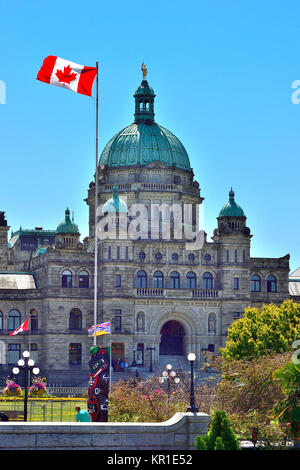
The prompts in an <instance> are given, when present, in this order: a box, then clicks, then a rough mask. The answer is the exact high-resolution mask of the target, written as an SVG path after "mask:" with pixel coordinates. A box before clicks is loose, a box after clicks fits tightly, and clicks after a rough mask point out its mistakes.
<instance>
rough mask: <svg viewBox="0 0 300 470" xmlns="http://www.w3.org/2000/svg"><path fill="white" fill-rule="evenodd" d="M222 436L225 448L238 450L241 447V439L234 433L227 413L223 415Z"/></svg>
mask: <svg viewBox="0 0 300 470" xmlns="http://www.w3.org/2000/svg"><path fill="white" fill-rule="evenodd" d="M221 438H222V444H223V446H224V449H225V450H238V449H239V448H240V445H239V441H238V439H237V437H236V435H235V434H234V432H233V430H232V428H231V425H230V422H229V419H228V417H227V416H226V415H225V416H224V417H223V419H222V423H221ZM216 443H217V441H216Z"/></svg>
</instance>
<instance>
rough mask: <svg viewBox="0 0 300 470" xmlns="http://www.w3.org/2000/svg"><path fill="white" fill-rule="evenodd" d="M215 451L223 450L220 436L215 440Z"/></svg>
mask: <svg viewBox="0 0 300 470" xmlns="http://www.w3.org/2000/svg"><path fill="white" fill-rule="evenodd" d="M215 450H225V446H224V444H223V441H222V437H221V436H218V437H217V439H216V445H215Z"/></svg>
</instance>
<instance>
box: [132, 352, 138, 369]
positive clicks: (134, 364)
mask: <svg viewBox="0 0 300 470" xmlns="http://www.w3.org/2000/svg"><path fill="white" fill-rule="evenodd" d="M135 351H136V349H135V348H133V361H132V364H131V367H136V366H137V363H136V360H135Z"/></svg>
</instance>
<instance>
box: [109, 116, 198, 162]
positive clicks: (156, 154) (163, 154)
mask: <svg viewBox="0 0 300 470" xmlns="http://www.w3.org/2000/svg"><path fill="white" fill-rule="evenodd" d="M156 160H158V161H160V162H162V163H165V164H166V165H167V166H172V165H174V164H176V166H177V167H178V168H182V169H184V170H189V169H190V168H191V167H190V160H189V157H188V154H187V152H186V150H185V148H184V146H183V145H182V143H181V142H180V140H179V139H177V137H176V136H175V135H174V134H172V132H170V131H168V130H167V129H165V128H164V127H162V126H159V125H158V124H156V123H155V122H153V124H152V125H148V124H145V123H133V124H130V126H127V127H125V129H123V130H121V131H120V132H118V133H117V134H116V135H115V136H114V137H113V138H112V139H111V140H110V141H109V142H108V143H107V145H106V146H105V148H104V150H103V152H102V154H101V157H100V165H108V166H110V167H114V166H130V165H138V164H140V165H147V164H148V163H151V162H155V161H156Z"/></svg>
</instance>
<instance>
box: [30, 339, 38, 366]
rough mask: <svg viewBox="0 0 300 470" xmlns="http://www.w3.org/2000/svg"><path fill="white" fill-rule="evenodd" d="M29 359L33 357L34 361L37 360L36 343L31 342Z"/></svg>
mask: <svg viewBox="0 0 300 470" xmlns="http://www.w3.org/2000/svg"><path fill="white" fill-rule="evenodd" d="M30 359H33V360H34V362H38V346H37V344H36V343H31V348H30Z"/></svg>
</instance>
